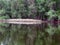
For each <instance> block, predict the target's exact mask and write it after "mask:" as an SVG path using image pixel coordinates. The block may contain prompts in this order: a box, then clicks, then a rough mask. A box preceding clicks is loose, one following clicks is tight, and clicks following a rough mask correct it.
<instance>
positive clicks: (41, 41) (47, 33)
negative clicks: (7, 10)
mask: <svg viewBox="0 0 60 45" xmlns="http://www.w3.org/2000/svg"><path fill="white" fill-rule="evenodd" d="M0 45H60V26H58V24H53V23H52V24H48V23H43V24H40V25H13V24H7V25H4V26H2V25H1V26H0Z"/></svg>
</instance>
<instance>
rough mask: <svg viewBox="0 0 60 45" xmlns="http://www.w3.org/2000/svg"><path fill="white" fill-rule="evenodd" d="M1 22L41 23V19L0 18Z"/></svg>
mask: <svg viewBox="0 0 60 45" xmlns="http://www.w3.org/2000/svg"><path fill="white" fill-rule="evenodd" d="M0 23H9V24H41V23H42V21H41V20H37V19H0Z"/></svg>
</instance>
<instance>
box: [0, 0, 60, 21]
mask: <svg viewBox="0 0 60 45" xmlns="http://www.w3.org/2000/svg"><path fill="white" fill-rule="evenodd" d="M59 3H60V1H59V0H57V1H56V0H0V18H5V19H8V18H33V19H42V20H51V19H58V17H60V16H59V12H60V10H59V8H60V6H59Z"/></svg>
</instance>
